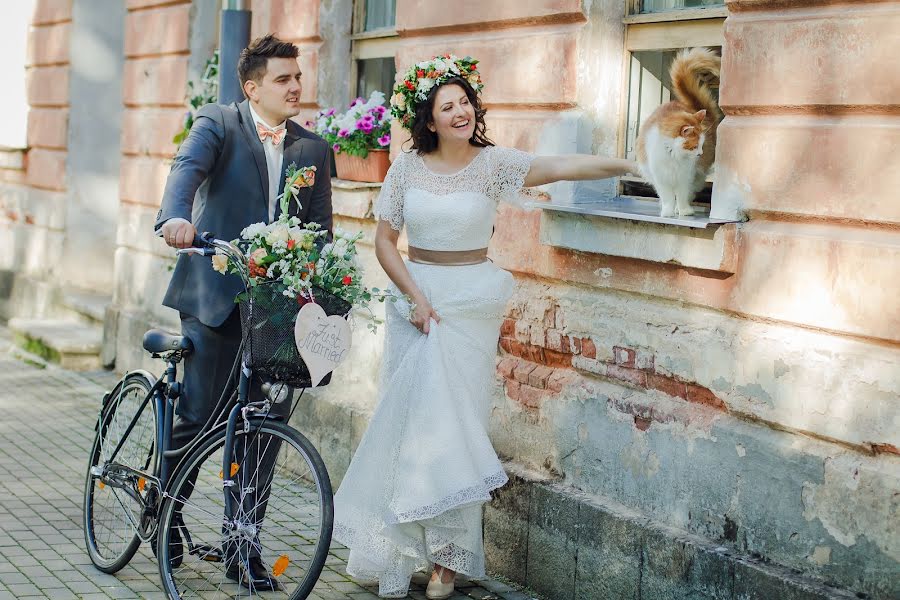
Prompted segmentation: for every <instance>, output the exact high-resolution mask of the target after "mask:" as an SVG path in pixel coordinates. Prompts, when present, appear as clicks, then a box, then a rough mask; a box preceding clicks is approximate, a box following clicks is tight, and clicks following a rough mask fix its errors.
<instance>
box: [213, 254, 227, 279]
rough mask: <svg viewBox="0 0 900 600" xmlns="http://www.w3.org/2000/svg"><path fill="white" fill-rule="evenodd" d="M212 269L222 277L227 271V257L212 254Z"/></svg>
mask: <svg viewBox="0 0 900 600" xmlns="http://www.w3.org/2000/svg"><path fill="white" fill-rule="evenodd" d="M212 268H213V270H214V271H218V272H219V273H222V274H223V275H224V274H225V273H226V272H227V271H228V257H227V256H225V255H223V254H214V255H213V257H212Z"/></svg>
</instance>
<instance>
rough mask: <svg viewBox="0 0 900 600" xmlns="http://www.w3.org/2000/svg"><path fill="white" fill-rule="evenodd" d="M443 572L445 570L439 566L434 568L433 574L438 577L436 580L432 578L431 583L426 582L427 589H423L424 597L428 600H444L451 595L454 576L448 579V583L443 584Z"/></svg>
mask: <svg viewBox="0 0 900 600" xmlns="http://www.w3.org/2000/svg"><path fill="white" fill-rule="evenodd" d="M445 570H446V569H444V568H443V567H441V566H436V567H435V573H437V574H438V577H437V579H434V578H432V579H431V581H429V582H428V587H426V588H425V597H426V598H428V600H444V599H445V598H449V597H450V596H452V595H453V590H454V587H455V586H454V581H455V579H456V576H455V575H454V576H453V577H451V578H450V581H448V582H447V583H444V571H445Z"/></svg>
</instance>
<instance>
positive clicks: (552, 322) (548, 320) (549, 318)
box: [544, 304, 559, 328]
mask: <svg viewBox="0 0 900 600" xmlns="http://www.w3.org/2000/svg"><path fill="white" fill-rule="evenodd" d="M558 308H559V307H558V306H556V305H555V304H553V305H551V306H550V308H548V309H547V310H545V311H544V327H548V328H553V327H556V311H557V309H558Z"/></svg>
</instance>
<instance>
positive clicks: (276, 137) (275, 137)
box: [256, 121, 287, 146]
mask: <svg viewBox="0 0 900 600" xmlns="http://www.w3.org/2000/svg"><path fill="white" fill-rule="evenodd" d="M256 133H257V134H258V135H259V141H261V142H262V143H264V144H265V143H266V138H267V137H271V138H272V144H273V145H274V146H277V145H279V144H280V143H281V142H283V141H284V136H285V134H286V133H287V128H285V129H269V128H268V127H266V126H265V125H263V124H262V123H260V122H259V121H257V122H256Z"/></svg>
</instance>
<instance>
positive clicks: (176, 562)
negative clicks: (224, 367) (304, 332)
mask: <svg viewBox="0 0 900 600" xmlns="http://www.w3.org/2000/svg"><path fill="white" fill-rule="evenodd" d="M217 252H218V253H222V254H225V255H226V256H228V257H230V258H232V259H235V260H236V262H237V263H238V264H242V265H246V264H247V262H246V260H245V257H244V255H243V253H242V252H241V250H240V249H239V248H238V247H237V246H235V245H233V244H231V243H229V242H225V241H222V240H216V239H213V238H212V236H211V235H210V234H203V235H202V236H198V238H197V239H196V240H195V243H194V247H192V248H186V249H184V250H179V253H194V254H199V255H202V256H212V255H213V254H215V253H217ZM241 277H242V279H243V281H244V285H245V289H246V290H249V289H250V285H249V281H248V276H247V274H246V272H242V273H241ZM295 308H296V307H295ZM243 324H244V311H243V307H242V325H243ZM242 330H243V335H242V342H243V343H247V339H248V331H247V328H246V327H242ZM143 346H144V348H145V349H146V350H147V351H148V352H150V353H151V354H152V355H153V356H154V358H162V359H163V360H164V361H165V362H166V370H165V374H164V376H163V377H162V378H160V379H156V378H155V377H154V376H153V375H152V374H150V373H148V372H146V371H142V370H141V371H133V372H130V373H128V374H127V375H125V377H123V378H122V379H121V380H120V381H119V382H118V383H117V384H116V386H115V387H114V388H113V389H112V390H111V391H110V392H109V393H107V394H106V395H105V396H104V398H103V402H102V405H101V409H100V413H99V415H98V418H97V424H96V431H97V433H96V436H95V439H94V444H93V447H92V450H91V458H90V464H89V467H88V472H87V478H86V482H85V496H84V511H83V518H84V532H85V543H86V544H87V550H88V554H89V556H90V559H91V561H92V562H93V563H94V565H95V566H96V567H97V568H98V569H99V570H101V571H103V572H105V573H115V572H116V571H118V570H120V569H121V568H123V567H124V566H125V565H126V564H128V562H129V561H130V560H131V558H132V557H133V556H134V554H135V552H137V549H138V547H139V546H140V544H141V543H144V542H151V543H153V542H155V546H154V549H155V552H156V554H157V561H158V564H159V573H160V577H161V580H162V584H163V588H164V590H165V592H166V594H167V595H168V597H169V598H173V599H177V598H192V597H196V598H220V597H221V598H226V597H227V598H231V597H235V596H242V595H248V596H250V597H252V596H253V595H254V594H255V593H258V590H255V589H254V587H253V585H252V584H249V585H247V582H244V585H242V584H241V583H239V582H238V581H236V580H235V578H234V575H235V573H238V574H239V573H240V572H241V569H242V568H243V569H246V568H247V566H248V560H249V558H250V557H251V556H253V555H254V554H255V555H257V556H265V557H266V558H269V559H271V558H274V561H273V562H272V563H271V569H272V575H273V577H275V578H276V580H277V582H278V586H277V587H279V588H280V589H277V590H275V591H273V592H267V593H266V597H267V598H268V597H275V596H274V595H275V594H277V593H280V594H281V595H282V596H283V597H285V598H290V599H291V600H300V599H303V598H306V597H307V596H308V595H309V594H310V592H311V591H312V589H313V586H314V585H315V583H316V581H317V580H318V577H319V575H320V574H321V571H322V568H323V566H324V564H325V560H326V557H327V554H328V550H329V547H330V543H331V533H332V525H333V518H334V512H333V505H332V490H331V481H330V479H329V477H328V471H327V470H326V468H325V464H324V462H323V461H322V458H321V457H320V456H319V453H318V451H317V450H316V449H315V447H314V446H313V445H312V444H311V443H310V442H309V440H307V439H306V438H305V437H304V436H303V435H302V434H301V433H300V432H298V431H297V430H295V429H293V428H292V427H290V426H289V425H288V421H289V420H290V416H289V417H288V418H287V419H286V420H285V421H279V420H274V418H272V417H270V416H269V411H270V409H271V407H272V404H273V402H274V401H284V400H286V398H285V396H286V395H287V393H286V392H287V391H288V390H289V389H290V388H289V387H287V386H286V385H285V383H284V382H283V381H269V382H266V383H265V384H264V385H263V392H264V395H265V397H264V399H263V400H257V401H253V402H251V401H250V399H249V387H250V381H251V378H253V377H254V375H255V373H254V369H253V368H252V367H251V366H249V365H248V364H247V355H246V354H245V353H244V351H243V347H242V350H241V351H240V352H239V353H238V357H237V359H236V361H235V368H233V369H232V376H234V375H235V374H236V373H235V370H236V368H237V367H238V364H240V376H239V382H238V385H237V390H235V391H233V393H232V394H231V395H230V396H229V395H228V393H229V392H230V391H231V390H229V389H226V390H225V391H224V392H223V394H222V397H221V398H220V401H219V405H218V406H217V407H216V409H215V410H214V411H213V414H212V415H211V416H210V418H209V420H208V421H207V423H206V425H205V426H204V428H203V430H202V431H201V432H200V433H199V434H198V435H197V437H195V438H194V440H193V441H192V442H190V443H188V444H186V445H185V446H184V447H182V448H180V449H177V450H173V449H171V444H172V440H171V435H172V424H173V416H174V409H175V403H176V401H177V400H178V398H179V397H180V396H181V395H182V394H183V385H182V384H181V383H180V382H178V380H177V365H178V363H179V362H181V360H182V359H183V358H184V357H185V356H186V355H187V354H189V353H190V352H191V351H192V350H193V347H192V343H191V341H190V340H189V339H188V338H186V337H183V336H178V335H172V334H168V333H166V332H163V331H160V330H150V331H148V332H147V333H146V334H145V336H144V340H143ZM302 392H303V390H301V394H302ZM226 397H227V398H228V402H224V400H225V398H226ZM223 402H224V403H223ZM295 408H296V406H295ZM226 412H227V414H228V418H227V420H225V421H222V422H220V421H221V419H222V417H223V416H224V414H225V413H226ZM292 412H293V411H291V413H292ZM270 463H271V464H272V467H271V471H270V470H269V468H268V467H267V466H263V465H268V464H270ZM237 579H240V577H238V578H237ZM270 594H271V595H270Z"/></svg>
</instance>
